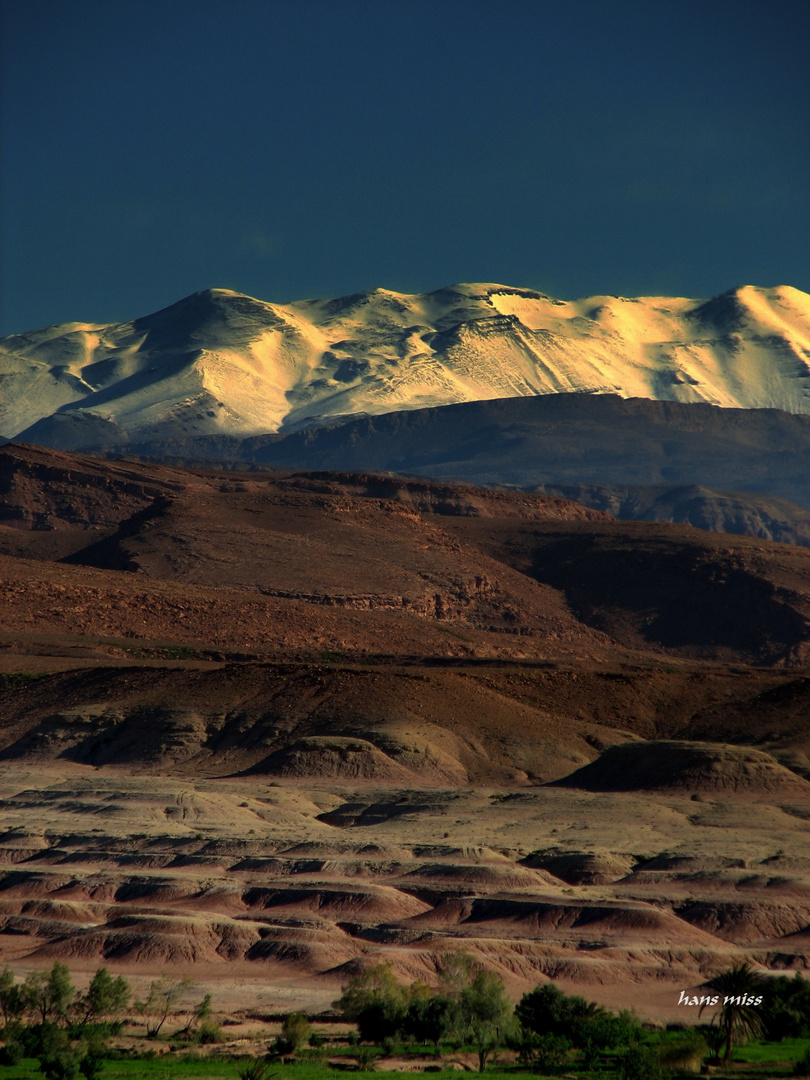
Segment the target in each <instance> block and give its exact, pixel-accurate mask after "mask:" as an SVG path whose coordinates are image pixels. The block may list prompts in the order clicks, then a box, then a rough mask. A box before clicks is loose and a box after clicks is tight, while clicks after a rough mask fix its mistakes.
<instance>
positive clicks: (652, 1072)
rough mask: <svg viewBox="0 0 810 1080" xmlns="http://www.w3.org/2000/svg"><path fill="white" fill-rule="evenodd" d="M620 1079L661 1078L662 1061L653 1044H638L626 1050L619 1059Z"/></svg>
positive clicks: (648, 1079)
mask: <svg viewBox="0 0 810 1080" xmlns="http://www.w3.org/2000/svg"><path fill="white" fill-rule="evenodd" d="M616 1075H617V1076H618V1078H619V1080H661V1063H660V1061H659V1060H658V1054H657V1053H656V1052H655V1048H654V1047H652V1046H644V1045H641V1044H636V1045H635V1046H630V1047H628V1048H627V1050H625V1052H624V1053H623V1054H622V1055H621V1057H620V1058H619V1060H618V1068H617V1070H616Z"/></svg>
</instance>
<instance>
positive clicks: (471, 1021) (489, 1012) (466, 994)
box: [459, 969, 512, 1072]
mask: <svg viewBox="0 0 810 1080" xmlns="http://www.w3.org/2000/svg"><path fill="white" fill-rule="evenodd" d="M459 1006H460V1018H461V1024H462V1028H463V1030H464V1033H465V1035H466V1037H467V1038H470V1039H471V1040H472V1041H473V1043H474V1044H475V1049H476V1052H477V1053H478V1071H479V1072H483V1071H484V1069H485V1068H486V1065H487V1060H488V1059H489V1057H490V1056H491V1055H492V1054H497V1052H498V1050H499V1049H500V1048H501V1046H503V1044H504V1042H505V1041H506V1039H507V1038H508V1036H509V1035H510V1032H511V1026H512V1025H511V1020H512V1003H511V1002H510V1000H509V998H508V997H507V996H506V991H505V989H504V985H503V981H502V980H501V979H499V978H498V976H497V975H495V974H494V972H491V971H486V970H483V969H482V970H480V971H476V973H475V975H474V976H473V978H472V981H471V982H470V983H469V984H468V985H467V986H465V987H464V989H463V990H462V991H461V997H460V999H459Z"/></svg>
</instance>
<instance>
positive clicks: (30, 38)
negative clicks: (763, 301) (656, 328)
mask: <svg viewBox="0 0 810 1080" xmlns="http://www.w3.org/2000/svg"><path fill="white" fill-rule="evenodd" d="M2 31H3V34H2V38H3V55H2V71H3V74H2V78H3V96H2V117H3V132H4V134H3V147H2V149H3V157H2V161H3V166H2V168H3V173H2V188H0V201H1V203H2V250H1V252H0V254H1V256H2V279H1V281H0V284H1V285H2V313H1V317H0V332H2V333H11V332H16V331H21V330H24V329H32V328H34V327H39V326H44V325H46V324H48V323H52V322H58V321H63V320H68V319H79V320H89V321H99V322H103V321H111V320H117V319H128V318H132V317H135V316H138V315H143V314H146V313H148V312H150V311H154V310H157V309H158V308H161V307H164V306H166V305H167V304H170V303H172V302H174V301H175V300H177V299H179V298H180V297H182V296H185V295H187V294H188V293H190V292H194V291H195V290H197V289H202V288H206V287H208V286H221V287H227V288H234V289H239V290H241V291H243V292H247V293H250V294H252V295H254V296H259V297H261V298H263V299H267V300H276V301H285V300H292V299H301V298H304V297H310V296H328V295H331V296H336V295H340V294H343V293H349V292H356V291H359V290H361V289H367V288H371V287H374V286H378V285H380V286H384V287H386V288H391V289H398V290H401V291H405V292H414V291H422V290H427V289H434V288H438V287H440V286H442V285H445V284H449V283H452V282H457V281H500V282H504V283H508V284H514V285H522V286H527V287H532V288H536V289H540V290H542V291H544V292H548V293H551V294H553V295H556V296H562V297H567V298H570V297H574V296H581V295H586V294H589V293H596V292H605V293H619V294H623V295H639V294H644V293H677V294H681V295H691V296H708V295H712V294H715V293H717V292H721V291H723V290H725V289H727V288H730V287H732V286H734V285H738V284H743V283H751V284H758V285H773V284H777V283H787V284H792V285H795V286H796V287H798V288H801V289H804V290H807V291H810V259H809V258H808V253H810V227H809V226H810V65H808V62H807V45H808V41H810V2H808V0H763V2H750V0H644V2H636V0H554V2H547V0H531V2H529V0H487V2H483V0H398V2H393V0H329V2H321V0H263V2H262V0H228V2H225V0H222V2H219V0H216V2H215V0H114V2H112V0H25V3H23V2H22V0H7V2H6V3H5V5H4V8H3V26H2Z"/></svg>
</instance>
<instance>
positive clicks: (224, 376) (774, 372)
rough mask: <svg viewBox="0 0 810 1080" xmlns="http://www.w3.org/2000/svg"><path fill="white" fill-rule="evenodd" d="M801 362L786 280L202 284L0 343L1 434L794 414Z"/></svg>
mask: <svg viewBox="0 0 810 1080" xmlns="http://www.w3.org/2000/svg"><path fill="white" fill-rule="evenodd" d="M808 362H810V296H808V295H807V294H805V293H802V292H800V291H799V290H798V289H794V288H791V287H790V286H778V287H775V288H770V289H764V288H758V287H756V286H752V285H745V286H742V287H740V288H736V289H731V290H729V291H728V292H726V293H723V294H721V295H719V296H716V297H713V298H711V299H709V300H695V299H689V298H684V297H660V296H652V297H635V298H625V297H617V296H608V295H604V296H592V297H586V298H583V299H579V300H572V301H564V300H557V299H554V298H553V297H550V296H547V295H545V294H544V293H540V292H537V291H535V290H532V289H522V288H516V287H514V286H509V285H501V284H497V283H492V282H490V283H480V282H476V283H462V284H458V285H452V286H447V287H445V288H442V289H438V290H436V291H434V292H430V293H424V294H418V295H408V294H405V293H398V292H394V291H392V290H389V289H372V290H369V291H366V292H361V293H355V294H353V295H350V296H344V297H338V298H334V299H315V300H301V301H296V302H294V303H288V304H272V303H268V302H266V301H264V300H259V299H256V298H254V297H250V296H246V295H245V294H243V293H239V292H234V291H233V290H230V289H205V290H202V291H200V292H197V293H193V294H191V295H190V296H187V297H184V298H183V299H182V300H179V301H177V302H176V303H174V304H172V305H170V306H169V307H167V308H163V309H162V310H160V311H158V312H155V313H153V314H151V315H146V316H143V317H140V318H137V319H135V320H134V321H132V322H128V323H116V324H109V325H97V324H89V323H80V322H72V323H65V324H62V325H61V326H52V327H47V328H45V329H44V330H38V331H33V332H31V333H27V334H18V335H15V336H14V337H10V338H6V339H5V340H4V341H2V342H0V380H2V391H3V393H2V402H0V433H2V434H4V435H6V436H7V437H13V436H16V435H19V434H21V433H23V435H24V434H25V432H26V431H27V429H28V428H30V426H31V425H33V424H35V423H37V422H40V423H39V427H38V430H40V429H41V425H42V424H43V423H44V424H46V425H47V424H48V423H50V422H51V421H49V419H48V418H50V417H52V416H55V417H58V419H59V423H60V424H61V425H62V426H63V427H64V425H65V424H68V426H69V425H70V423H71V422H72V421H74V420H75V419H77V418H78V417H79V416H89V417H92V416H95V417H97V418H103V419H104V420H105V421H108V422H109V423H110V424H111V425H113V426H114V427H115V429H116V430H117V431H118V432H119V433H122V438H124V439H126V438H128V437H136V436H137V437H138V438H139V439H141V440H142V439H143V438H149V437H152V436H154V437H158V436H160V437H162V438H166V437H175V436H178V437H179V436H181V435H182V436H184V437H185V436H190V435H203V434H211V433H232V434H239V435H245V434H253V433H264V432H273V431H279V430H283V431H293V430H297V429H302V428H307V427H312V426H317V425H319V424H323V423H325V422H327V421H330V420H336V419H340V418H348V417H351V416H354V415H357V414H360V413H365V414H378V413H384V412H391V411H395V410H399V409H414V408H422V407H425V406H433V405H445V404H450V403H454V402H462V401H473V400H483V399H490V398H502V397H520V396H531V395H535V394H548V393H561V392H588V393H616V394H620V395H622V396H624V397H644V398H652V399H663V400H675V401H685V402H688V401H704V402H709V403H711V404H715V405H721V406H728V407H733V406H737V407H743V408H753V407H772V408H779V409H784V410H786V411H789V412H802V413H803V412H810V366H809V363H808ZM54 422H55V421H54Z"/></svg>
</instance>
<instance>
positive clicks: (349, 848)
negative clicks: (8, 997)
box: [0, 444, 810, 1020]
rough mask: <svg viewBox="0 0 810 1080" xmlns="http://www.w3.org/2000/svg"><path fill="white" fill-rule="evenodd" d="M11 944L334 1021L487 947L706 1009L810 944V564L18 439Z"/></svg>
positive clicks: (626, 992) (634, 1002)
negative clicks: (373, 988)
mask: <svg viewBox="0 0 810 1080" xmlns="http://www.w3.org/2000/svg"><path fill="white" fill-rule="evenodd" d="M0 485H2V506H3V520H2V522H0V552H2V555H0V568H2V573H1V574H0V590H2V597H1V598H0V608H1V610H2V630H1V631H0V664H1V665H2V668H1V670H2V675H1V676H0V686H1V687H2V694H0V732H2V745H1V746H0V753H1V756H0V795H1V796H2V819H1V821H2V826H1V828H0V950H2V955H0V966H3V965H5V964H9V965H11V967H12V968H14V969H15V970H16V971H18V972H20V973H23V972H25V971H28V970H30V969H32V968H45V967H48V966H49V965H50V964H52V963H53V961H54V959H65V960H67V961H68V962H69V963H70V965H71V969H72V970H75V971H79V972H80V971H85V972H87V973H90V972H92V971H94V970H96V968H97V967H98V966H99V965H100V964H105V965H106V966H108V967H109V968H110V970H112V971H113V972H121V973H125V974H126V975H127V977H128V978H131V979H132V980H133V982H134V983H135V984H136V985H137V984H138V982H139V980H140V982H141V983H145V982H146V981H148V980H149V979H151V978H154V977H155V976H156V975H158V974H160V972H162V971H164V970H170V971H174V972H182V973H189V974H191V975H193V977H194V980H195V982H196V983H197V984H198V985H200V986H205V987H207V989H208V990H209V991H210V992H211V993H212V995H213V998H214V1000H215V1002H216V1005H217V1008H218V1009H219V1010H220V1011H222V1012H228V1013H230V1014H232V1015H234V1016H236V1017H239V1016H241V1017H243V1018H244V1017H249V1016H261V1015H278V1014H283V1013H285V1012H287V1011H289V1010H290V1009H303V1010H305V1011H307V1012H309V1013H310V1014H318V1013H321V1012H323V1011H324V1010H326V1009H328V1008H329V1006H330V1003H331V1002H332V1001H333V1000H334V998H335V997H336V996H337V994H338V993H339V991H340V986H341V984H342V983H345V982H346V980H347V979H348V978H349V977H350V976H351V975H352V974H353V973H356V972H358V971H360V970H362V969H363V967H364V966H368V965H370V964H374V963H377V962H379V961H380V960H390V961H391V964H392V965H393V970H394V971H395V972H396V973H397V974H398V975H399V976H400V977H402V978H405V979H408V980H412V979H416V978H423V979H425V980H426V981H427V982H430V980H431V976H432V975H435V972H436V970H437V966H438V965H439V964H440V962H441V957H442V955H443V954H446V953H447V952H449V951H453V950H457V949H459V948H462V947H463V948H464V949H465V950H467V951H468V952H469V953H470V954H471V955H472V956H473V957H475V958H476V959H478V960H479V961H480V962H481V963H483V964H485V965H486V966H487V967H488V968H490V969H492V970H493V971H495V972H497V973H498V974H499V975H500V976H501V977H502V978H503V980H504V981H505V983H506V985H507V988H508V990H509V992H510V993H511V994H512V995H513V996H514V997H518V996H519V995H520V993H522V992H524V991H525V990H527V989H530V988H532V987H534V986H536V985H538V984H542V983H545V982H548V981H549V980H553V981H555V982H556V983H558V984H559V985H560V986H562V987H564V988H566V989H574V990H576V991H577V992H578V993H584V994H586V996H587V997H588V998H590V999H593V1000H597V1001H599V1002H601V1003H603V1004H606V1005H609V1006H610V1007H612V1008H614V1009H621V1008H634V1009H635V1010H636V1011H637V1012H638V1014H639V1015H640V1016H643V1017H646V1018H650V1019H659V1020H660V1019H670V1020H671V1019H684V1017H683V1015H682V1013H683V1009H681V1010H680V1015H679V1009H678V1006H677V1001H678V996H679V993H680V991H681V990H684V989H687V988H690V987H696V986H698V985H700V984H701V983H703V982H704V981H705V980H706V979H708V978H710V977H711V976H712V975H714V974H716V973H717V972H718V971H720V970H722V969H724V968H727V967H729V966H730V965H731V964H732V963H735V962H739V961H741V960H747V961H749V962H751V963H752V964H754V965H755V966H757V967H758V968H760V969H762V970H765V971H770V972H779V973H785V972H786V973H788V974H791V973H792V972H794V971H806V969H807V968H808V966H810V853H809V852H808V850H807V843H806V836H807V823H808V820H810V780H808V777H810V761H808V749H809V748H810V732H808V726H807V714H808V708H809V707H810V673H808V664H810V660H809V659H808V640H810V627H809V625H808V620H810V551H808V550H807V549H806V548H802V547H790V546H788V545H782V544H775V543H772V542H770V541H767V540H761V539H759V538H756V537H749V536H733V537H732V536H729V535H725V534H719V533H715V534H712V533H706V532H700V531H698V530H697V529H694V528H691V527H689V526H684V525H666V524H657V523H656V524H653V523H638V522H631V523H628V522H621V521H617V520H615V519H613V518H610V517H608V516H607V515H605V514H602V513H600V512H598V511H596V510H591V509H587V508H585V507H583V506H580V505H577V504H574V503H571V502H566V501H565V500H563V499H558V498H551V497H548V496H543V495H532V494H526V493H523V492H520V491H506V490H496V491H485V490H483V489H476V488H473V487H468V486H463V485H457V484H449V483H444V482H439V481H427V480H421V479H419V480H407V479H403V478H398V477H392V476H390V475H387V476H381V475H380V476H377V475H368V474H350V473H331V474H327V473H292V472H286V473H285V472H275V473H262V472H252V473H236V472H228V471H217V470H216V469H214V468H210V469H188V468H185V469H184V468H179V467H177V468H175V467H170V466H168V465H165V464H157V463H148V464H147V463H143V462H139V461H137V460H134V459H131V460H115V461H104V460H101V459H91V458H82V457H76V456H71V455H69V454H65V453H61V452H57V451H51V450H45V449H41V448H35V447H30V446H25V445H22V444H18V445H15V444H9V445H8V446H6V447H5V448H3V449H2V450H0Z"/></svg>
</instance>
